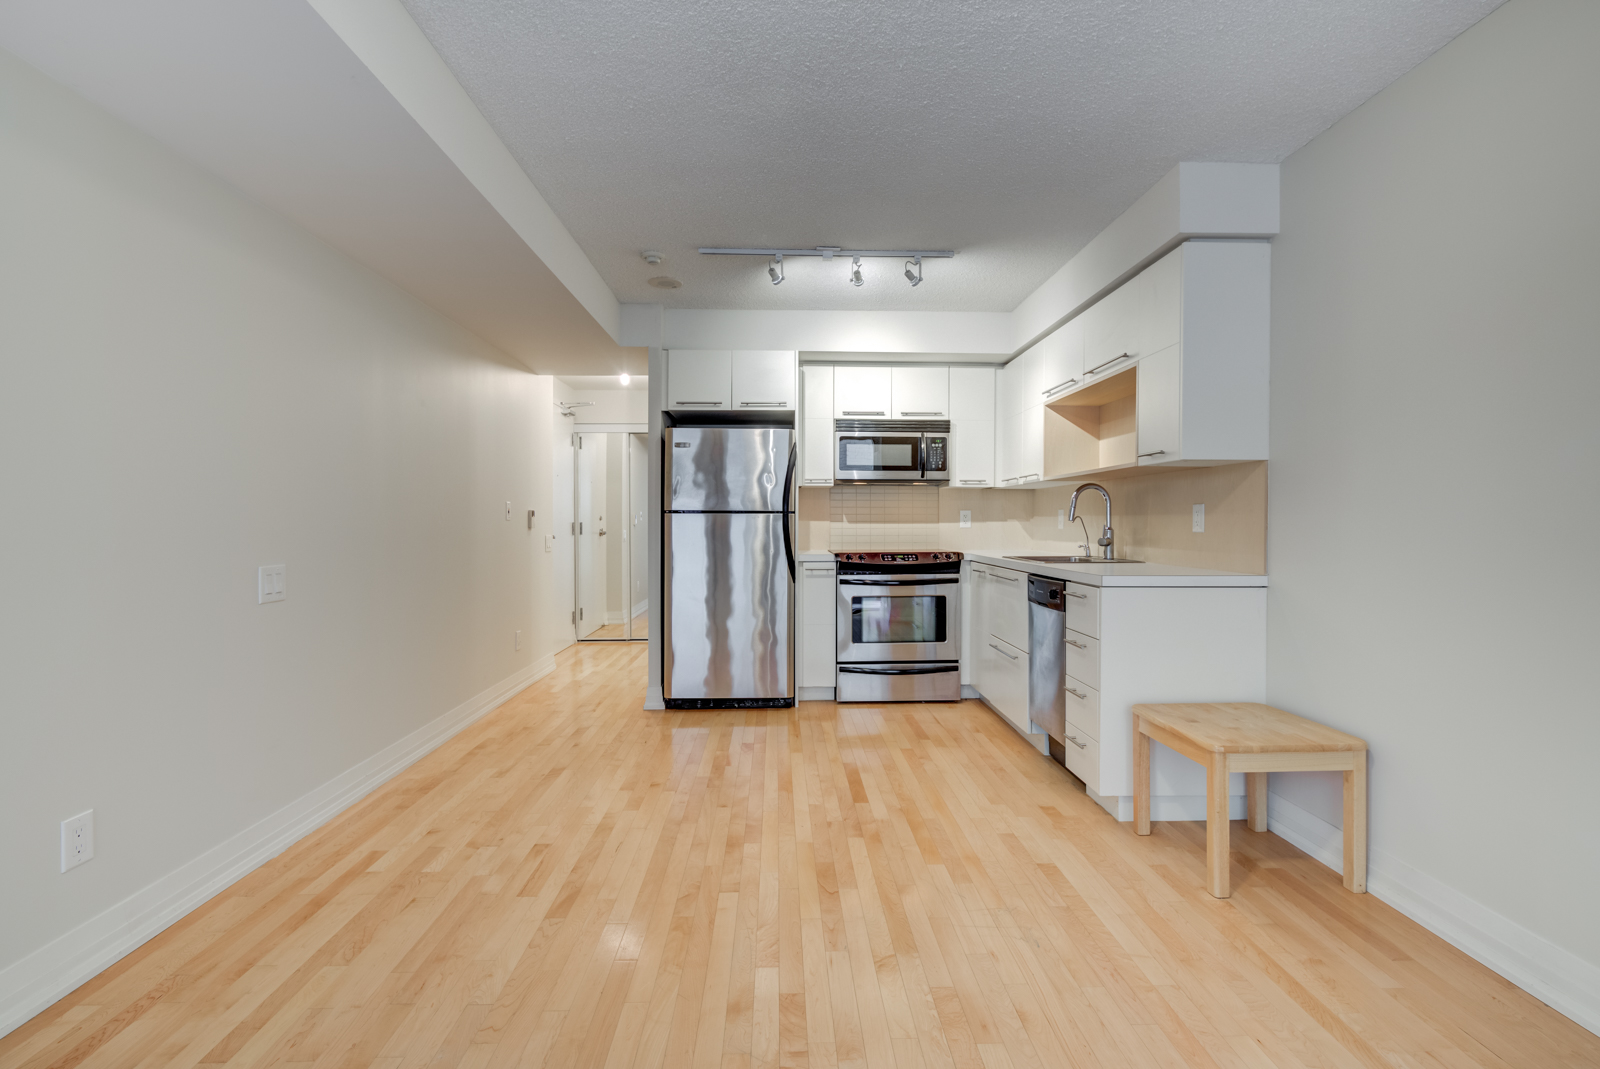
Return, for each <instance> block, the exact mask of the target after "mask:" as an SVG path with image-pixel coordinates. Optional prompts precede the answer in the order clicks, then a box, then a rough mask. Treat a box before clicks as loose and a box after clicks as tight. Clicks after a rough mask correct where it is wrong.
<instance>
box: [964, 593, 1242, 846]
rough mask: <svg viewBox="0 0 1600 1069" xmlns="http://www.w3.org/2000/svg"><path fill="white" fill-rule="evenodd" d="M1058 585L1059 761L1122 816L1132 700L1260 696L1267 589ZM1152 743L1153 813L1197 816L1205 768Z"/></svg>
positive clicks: (1129, 800)
mask: <svg viewBox="0 0 1600 1069" xmlns="http://www.w3.org/2000/svg"><path fill="white" fill-rule="evenodd" d="M973 567H974V568H978V567H982V565H980V564H977V563H974V564H973ZM1066 592H1067V594H1068V595H1069V596H1068V599H1067V619H1066V625H1067V627H1066V630H1065V632H1064V637H1065V641H1066V647H1065V650H1064V653H1065V655H1066V657H1065V664H1066V679H1065V683H1064V689H1065V695H1064V697H1065V705H1066V728H1065V730H1064V732H1063V734H1065V735H1066V736H1067V738H1066V740H1065V744H1064V749H1065V751H1066V756H1065V761H1064V763H1065V764H1066V767H1067V768H1068V769H1070V770H1071V771H1072V773H1073V774H1074V775H1076V776H1077V777H1078V778H1079V779H1081V780H1083V782H1084V783H1085V784H1086V785H1087V786H1088V788H1089V792H1090V796H1091V797H1093V798H1094V799H1095V800H1096V801H1098V802H1099V803H1100V804H1101V805H1102V806H1105V808H1106V809H1107V810H1109V811H1110V812H1111V813H1112V815H1114V816H1116V817H1117V819H1119V820H1130V819H1132V816H1133V797H1132V796H1133V706H1134V705H1136V704H1139V703H1144V702H1150V703H1161V702H1182V701H1240V702H1253V701H1261V700H1263V697H1264V695H1265V692H1266V615H1267V614H1266V589H1265V588H1263V587H1119V586H1109V587H1099V586H1094V585H1092V584H1088V583H1078V582H1072V581H1069V582H1067V584H1066ZM1072 595H1080V596H1077V597H1074V596H1072ZM1155 750H1156V751H1157V753H1156V759H1155V762H1154V764H1153V766H1152V784H1153V786H1154V794H1155V795H1156V796H1157V799H1158V801H1157V810H1158V812H1157V815H1156V819H1157V820H1193V819H1202V818H1203V816H1204V795H1205V770H1204V769H1202V768H1201V767H1200V766H1199V765H1197V764H1195V763H1194V762H1192V761H1190V760H1188V759H1187V758H1185V757H1182V756H1180V755H1178V754H1176V753H1173V752H1171V751H1168V750H1166V749H1165V748H1164V747H1160V746H1157V747H1155ZM1235 788H1236V789H1235V790H1233V791H1232V792H1231V793H1235V794H1240V793H1243V789H1244V788H1243V784H1242V781H1241V782H1240V783H1237V784H1235ZM1163 807H1167V808H1165V809H1163ZM1161 812H1166V813H1167V815H1166V816H1162V815H1161Z"/></svg>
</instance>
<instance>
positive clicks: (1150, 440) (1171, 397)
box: [1137, 345, 1183, 464]
mask: <svg viewBox="0 0 1600 1069" xmlns="http://www.w3.org/2000/svg"><path fill="white" fill-rule="evenodd" d="M1179 353H1180V349H1179V347H1178V346H1176V345H1172V346H1168V347H1167V348H1165V349H1163V350H1161V351H1160V352H1159V353H1154V354H1152V355H1150V356H1147V357H1145V358H1144V359H1143V360H1141V361H1139V395H1138V396H1139V399H1138V402H1137V403H1138V408H1139V412H1138V421H1139V434H1138V454H1139V463H1140V464H1170V463H1172V462H1173V461H1175V460H1182V459H1183V362H1182V359H1181V357H1180V355H1179Z"/></svg>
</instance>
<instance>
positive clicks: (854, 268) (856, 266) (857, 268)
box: [850, 256, 866, 286]
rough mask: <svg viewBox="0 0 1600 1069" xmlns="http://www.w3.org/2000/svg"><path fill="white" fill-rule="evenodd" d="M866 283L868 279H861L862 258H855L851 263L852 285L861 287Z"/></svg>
mask: <svg viewBox="0 0 1600 1069" xmlns="http://www.w3.org/2000/svg"><path fill="white" fill-rule="evenodd" d="M865 281H866V279H864V278H862V277H861V257H859V256H857V257H854V258H853V259H852V260H851V261H850V285H852V286H859V285H861V284H862V283H863V282H865Z"/></svg>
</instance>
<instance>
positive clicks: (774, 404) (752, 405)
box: [739, 401, 789, 408]
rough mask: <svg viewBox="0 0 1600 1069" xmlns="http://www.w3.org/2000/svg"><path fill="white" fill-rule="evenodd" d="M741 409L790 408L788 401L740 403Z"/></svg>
mask: <svg viewBox="0 0 1600 1069" xmlns="http://www.w3.org/2000/svg"><path fill="white" fill-rule="evenodd" d="M739 407H740V408H788V407H789V402H788V401H740V402H739Z"/></svg>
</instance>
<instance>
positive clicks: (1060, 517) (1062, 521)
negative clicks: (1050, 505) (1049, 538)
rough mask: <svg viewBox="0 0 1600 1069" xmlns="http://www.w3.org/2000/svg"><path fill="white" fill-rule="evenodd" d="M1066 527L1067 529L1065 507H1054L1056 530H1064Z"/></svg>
mask: <svg viewBox="0 0 1600 1069" xmlns="http://www.w3.org/2000/svg"><path fill="white" fill-rule="evenodd" d="M1066 529H1067V510H1066V509H1056V530H1058V531H1065V530H1066Z"/></svg>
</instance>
